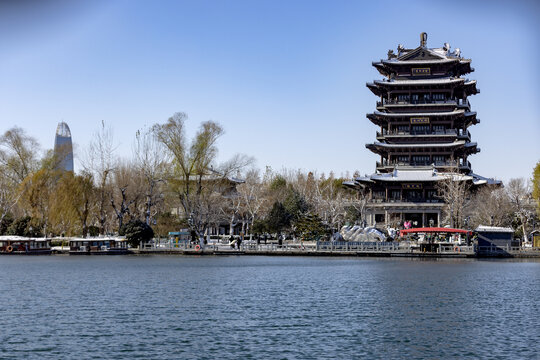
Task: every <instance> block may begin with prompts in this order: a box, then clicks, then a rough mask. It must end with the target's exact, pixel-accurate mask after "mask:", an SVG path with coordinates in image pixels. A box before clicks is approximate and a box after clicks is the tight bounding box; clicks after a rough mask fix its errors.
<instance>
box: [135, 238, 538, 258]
mask: <svg viewBox="0 0 540 360" xmlns="http://www.w3.org/2000/svg"><path fill="white" fill-rule="evenodd" d="M131 251H132V253H134V254H177V255H194V256H200V255H253V256H364V257H439V258H472V257H478V256H480V257H515V258H540V249H539V248H524V247H506V248H500V247H494V246H492V247H477V246H475V245H470V246H466V245H453V244H438V246H437V247H436V248H435V249H434V250H433V251H425V250H424V249H422V247H421V246H419V245H416V244H413V243H409V242H345V241H341V242H338V241H320V242H316V241H309V242H303V243H299V242H284V243H283V244H282V245H279V244H277V243H267V244H257V243H256V242H254V241H251V242H250V241H245V242H243V243H242V245H241V246H240V248H237V247H235V248H232V247H231V246H230V245H229V244H227V243H221V242H211V243H209V244H207V245H206V246H205V247H203V248H200V247H199V246H197V245H194V244H189V243H181V244H169V243H168V244H155V245H148V246H146V247H143V248H141V249H132V250H131Z"/></svg>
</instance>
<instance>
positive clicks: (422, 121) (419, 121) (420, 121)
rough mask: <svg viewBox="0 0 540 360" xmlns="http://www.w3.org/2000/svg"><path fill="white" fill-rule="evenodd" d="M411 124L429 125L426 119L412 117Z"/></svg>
mask: <svg viewBox="0 0 540 360" xmlns="http://www.w3.org/2000/svg"><path fill="white" fill-rule="evenodd" d="M411 124H429V118H428V117H412V118H411Z"/></svg>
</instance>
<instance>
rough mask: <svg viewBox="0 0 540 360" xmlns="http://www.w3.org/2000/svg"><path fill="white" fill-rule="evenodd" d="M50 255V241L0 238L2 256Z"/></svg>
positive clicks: (18, 237)
mask: <svg viewBox="0 0 540 360" xmlns="http://www.w3.org/2000/svg"><path fill="white" fill-rule="evenodd" d="M50 253H51V239H46V238H27V237H22V236H0V254H2V255H47V254H50Z"/></svg>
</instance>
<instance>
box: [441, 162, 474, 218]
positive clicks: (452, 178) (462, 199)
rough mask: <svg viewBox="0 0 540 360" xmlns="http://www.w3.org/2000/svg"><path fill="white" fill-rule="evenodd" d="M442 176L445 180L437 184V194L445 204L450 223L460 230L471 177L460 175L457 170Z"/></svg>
mask: <svg viewBox="0 0 540 360" xmlns="http://www.w3.org/2000/svg"><path fill="white" fill-rule="evenodd" d="M442 175H443V176H445V179H443V180H440V181H438V182H437V184H436V188H437V192H438V194H439V197H440V198H441V199H442V200H443V201H444V203H445V212H446V215H447V221H448V223H449V224H450V226H451V227H453V228H460V227H462V222H463V214H464V212H465V207H466V205H467V200H468V195H469V194H468V193H469V188H470V185H469V183H468V180H469V177H468V176H466V175H463V174H461V173H459V172H458V171H457V168H456V169H452V170H451V171H450V172H448V173H444V174H442Z"/></svg>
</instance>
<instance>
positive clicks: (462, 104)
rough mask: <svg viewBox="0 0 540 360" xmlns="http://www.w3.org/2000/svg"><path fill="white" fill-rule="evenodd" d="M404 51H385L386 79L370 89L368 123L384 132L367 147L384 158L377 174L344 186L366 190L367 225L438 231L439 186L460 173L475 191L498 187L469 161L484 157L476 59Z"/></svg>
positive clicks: (447, 52) (423, 48) (445, 50)
mask: <svg viewBox="0 0 540 360" xmlns="http://www.w3.org/2000/svg"><path fill="white" fill-rule="evenodd" d="M426 42H427V34H426V33H422V34H421V35H420V46H418V47H417V48H414V49H406V48H404V47H403V46H402V45H399V46H398V48H397V54H395V53H394V52H393V50H390V51H388V58H387V59H386V60H380V61H377V62H373V66H374V67H375V68H376V69H377V70H378V71H379V73H381V74H382V75H383V76H384V79H383V80H375V81H374V82H372V83H368V84H367V87H368V88H369V89H370V90H371V91H372V92H373V93H374V94H375V95H377V96H378V97H379V101H378V102H377V108H376V111H375V112H373V113H370V114H367V118H368V119H369V120H370V121H371V122H372V123H373V124H375V125H377V126H378V127H379V131H378V132H377V135H376V141H375V142H374V143H371V144H367V145H366V147H367V148H368V149H369V150H371V151H372V152H374V153H375V154H377V155H379V156H380V159H379V161H377V163H376V173H375V174H372V175H371V176H366V177H360V178H356V179H354V181H353V182H348V183H346V185H349V186H354V187H360V188H362V189H364V190H367V191H368V199H369V201H368V205H367V207H366V212H367V219H366V221H367V223H368V224H369V225H375V224H378V225H380V224H385V225H388V226H398V225H399V224H400V223H401V224H402V223H403V222H404V221H410V222H411V223H412V224H413V226H418V227H420V226H437V225H440V221H441V213H442V208H443V206H444V203H443V202H442V200H441V199H440V198H439V197H438V196H437V187H436V182H437V181H441V180H444V179H447V178H448V176H450V174H459V176H458V178H459V179H460V181H470V182H472V184H473V185H479V184H484V183H487V182H493V183H495V182H494V181H493V180H491V179H486V178H483V177H480V176H478V175H475V174H473V172H472V168H471V163H470V162H469V160H468V157H469V156H470V155H473V154H476V153H478V152H480V149H479V148H478V146H477V144H476V143H475V142H472V141H471V134H470V132H469V127H470V126H472V125H475V124H477V123H479V122H480V120H479V119H477V117H476V112H473V111H471V107H470V103H469V100H468V96H469V95H475V94H478V93H479V92H480V91H479V90H478V89H477V88H476V80H469V79H466V78H465V77H464V75H466V74H468V73H471V72H472V71H474V69H473V68H472V67H471V60H470V59H464V58H462V57H461V52H460V50H459V49H454V50H451V49H450V45H449V44H448V43H445V44H444V46H443V47H441V48H428V47H427V44H426Z"/></svg>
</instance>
